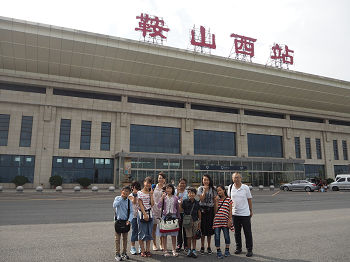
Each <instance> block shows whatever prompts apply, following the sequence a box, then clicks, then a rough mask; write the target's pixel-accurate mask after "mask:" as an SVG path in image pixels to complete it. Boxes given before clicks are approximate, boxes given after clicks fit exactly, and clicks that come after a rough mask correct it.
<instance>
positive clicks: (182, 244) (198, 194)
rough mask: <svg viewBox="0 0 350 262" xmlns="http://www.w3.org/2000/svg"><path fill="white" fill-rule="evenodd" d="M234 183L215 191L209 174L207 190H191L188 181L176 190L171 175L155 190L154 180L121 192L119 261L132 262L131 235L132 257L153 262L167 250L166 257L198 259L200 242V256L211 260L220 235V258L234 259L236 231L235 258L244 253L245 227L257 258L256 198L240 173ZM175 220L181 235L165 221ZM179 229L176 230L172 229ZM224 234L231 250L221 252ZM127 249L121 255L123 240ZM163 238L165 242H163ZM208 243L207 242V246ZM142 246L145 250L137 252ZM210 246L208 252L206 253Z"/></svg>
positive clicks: (117, 201) (163, 177) (117, 225)
mask: <svg viewBox="0 0 350 262" xmlns="http://www.w3.org/2000/svg"><path fill="white" fill-rule="evenodd" d="M232 181H233V183H232V184H231V185H229V187H228V189H227V190H226V188H225V186H223V185H218V186H216V187H214V185H213V180H212V178H211V177H210V176H209V175H203V177H202V185H201V186H200V187H199V188H198V189H196V188H193V187H187V181H186V179H184V178H181V179H180V180H179V184H178V186H177V187H176V188H175V187H174V185H173V184H170V183H168V184H167V183H166V175H165V174H164V173H162V172H161V173H159V174H158V183H157V184H153V185H152V179H151V177H146V178H145V179H144V181H143V185H142V188H141V184H140V183H139V182H137V181H135V182H133V183H132V184H131V187H129V186H126V187H123V188H122V190H121V195H120V196H117V197H116V198H115V200H114V202H113V209H114V215H115V231H116V232H115V245H116V257H115V259H116V260H117V261H121V260H125V259H129V256H128V255H127V242H128V231H129V230H131V249H130V253H131V254H132V255H137V254H140V255H141V256H142V257H151V256H152V254H151V241H153V247H152V249H153V251H158V250H160V251H162V252H163V255H164V256H165V257H169V256H174V257H177V256H178V254H179V252H180V251H181V250H182V248H184V250H185V252H186V253H187V256H188V257H193V258H197V256H198V255H197V250H196V243H197V240H198V239H200V244H201V246H200V250H199V252H200V254H202V255H204V254H205V253H207V254H209V255H211V254H212V253H213V252H212V249H211V239H212V236H213V235H214V242H215V247H216V254H217V257H218V258H219V259H222V258H224V257H228V256H230V255H231V254H230V249H229V248H230V244H231V241H230V230H231V231H234V236H235V240H236V250H235V251H234V253H235V254H240V253H242V237H241V231H242V227H243V231H244V235H245V239H246V248H247V253H246V256H247V257H251V256H252V255H253V252H252V250H253V238H252V231H251V217H252V215H253V211H252V195H251V193H250V189H249V187H248V186H247V185H244V184H242V176H241V174H240V173H234V174H232ZM164 221H171V223H170V224H171V226H172V227H176V228H175V230H164V227H165V224H166V223H165V222H164ZM172 223H174V224H176V225H175V226H174V225H173V224H172ZM221 231H222V233H223V236H224V239H225V249H224V251H222V250H221V247H220V235H221ZM168 236H170V237H171V242H172V250H171V252H168V250H167V238H168ZM121 238H123V250H122V252H120V246H121V245H120V240H121ZM158 239H159V243H158ZM205 240H206V241H205ZM136 242H138V243H139V250H137V249H136ZM205 242H206V247H207V249H206V252H205Z"/></svg>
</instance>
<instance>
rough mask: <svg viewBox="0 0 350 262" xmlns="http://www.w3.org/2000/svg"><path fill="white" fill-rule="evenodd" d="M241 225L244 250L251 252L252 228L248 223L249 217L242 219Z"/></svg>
mask: <svg viewBox="0 0 350 262" xmlns="http://www.w3.org/2000/svg"><path fill="white" fill-rule="evenodd" d="M242 225H243V231H244V236H245V243H246V248H247V250H248V252H249V251H252V250H253V236H252V227H251V222H250V217H249V216H248V217H242Z"/></svg>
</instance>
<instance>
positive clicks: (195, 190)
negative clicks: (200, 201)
mask: <svg viewBox="0 0 350 262" xmlns="http://www.w3.org/2000/svg"><path fill="white" fill-rule="evenodd" d="M187 192H193V193H195V194H196V195H197V189H195V188H194V187H189V188H187Z"/></svg>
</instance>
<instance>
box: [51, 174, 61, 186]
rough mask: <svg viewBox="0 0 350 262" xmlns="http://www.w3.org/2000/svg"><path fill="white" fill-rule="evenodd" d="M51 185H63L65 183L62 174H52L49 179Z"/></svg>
mask: <svg viewBox="0 0 350 262" xmlns="http://www.w3.org/2000/svg"><path fill="white" fill-rule="evenodd" d="M49 182H50V185H51V186H55V187H56V186H61V185H62V183H63V178H62V177H61V176H57V175H55V176H51V177H50V179H49Z"/></svg>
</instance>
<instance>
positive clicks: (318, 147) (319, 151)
mask: <svg viewBox="0 0 350 262" xmlns="http://www.w3.org/2000/svg"><path fill="white" fill-rule="evenodd" d="M315 142H316V154H317V159H322V147H321V139H319V138H316V140H315Z"/></svg>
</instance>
